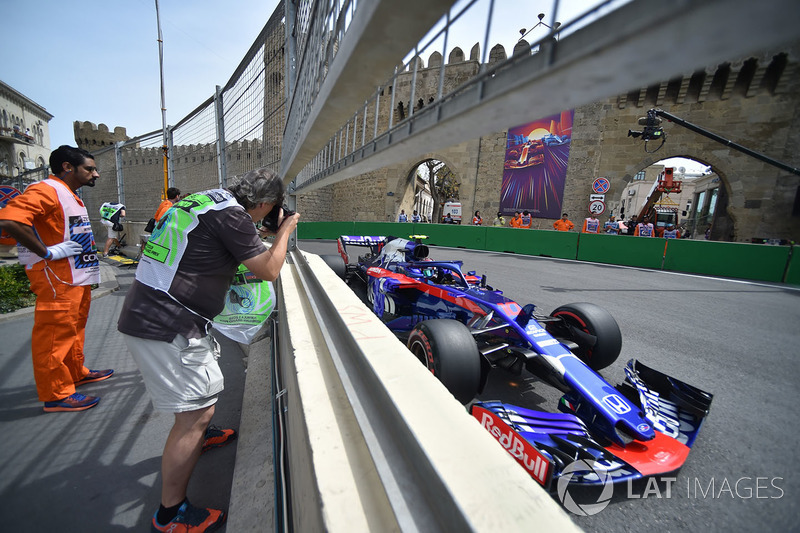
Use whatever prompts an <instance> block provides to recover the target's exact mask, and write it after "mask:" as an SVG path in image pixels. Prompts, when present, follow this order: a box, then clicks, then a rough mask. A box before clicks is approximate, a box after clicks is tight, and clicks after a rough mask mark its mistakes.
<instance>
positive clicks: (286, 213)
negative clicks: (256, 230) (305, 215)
mask: <svg viewBox="0 0 800 533" xmlns="http://www.w3.org/2000/svg"><path fill="white" fill-rule="evenodd" d="M281 209H283V218H284V220H285V219H287V218H289V217H290V216H292V215H294V213H295V212H294V211H292V210H291V209H289V208H288V207H286V206H285V205H275V207H273V208H272V211H270V212H269V213H267V216H265V217H264V219H263V220H262V221H261V227H263V228H265V229H266V230H267V231H269V232H271V233H277V232H278V215H280V213H281Z"/></svg>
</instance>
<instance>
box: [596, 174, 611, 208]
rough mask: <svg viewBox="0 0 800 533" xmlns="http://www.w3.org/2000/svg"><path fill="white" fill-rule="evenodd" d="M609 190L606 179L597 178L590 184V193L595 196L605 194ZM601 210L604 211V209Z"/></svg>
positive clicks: (608, 183)
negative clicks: (593, 193)
mask: <svg viewBox="0 0 800 533" xmlns="http://www.w3.org/2000/svg"><path fill="white" fill-rule="evenodd" d="M610 188H611V182H610V181H608V178H597V179H596V180H594V182H593V183H592V191H594V192H595V193H596V194H605V193H607V192H608V189H610ZM603 209H604V210H605V207H604V208H603Z"/></svg>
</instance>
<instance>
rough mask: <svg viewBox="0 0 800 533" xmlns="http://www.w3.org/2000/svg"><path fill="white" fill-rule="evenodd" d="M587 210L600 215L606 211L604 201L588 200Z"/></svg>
mask: <svg viewBox="0 0 800 533" xmlns="http://www.w3.org/2000/svg"><path fill="white" fill-rule="evenodd" d="M589 212H590V213H591V214H593V215H602V214H603V213H605V212H606V203H605V202H604V201H602V200H592V201H591V202H589Z"/></svg>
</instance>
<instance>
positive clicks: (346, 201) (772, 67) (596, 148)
mask: <svg viewBox="0 0 800 533" xmlns="http://www.w3.org/2000/svg"><path fill="white" fill-rule="evenodd" d="M488 56H489V59H488V62H489V63H490V64H493V63H496V62H499V61H502V60H504V59H505V58H506V51H505V49H504V48H503V47H502V46H500V45H497V46H495V47H493V48H492V49H491V51H490V52H489V54H488ZM480 57H481V51H480V47H479V46H478V45H477V44H476V45H475V46H473V47H472V48H471V49H470V52H469V57H468V58H467V57H466V54H465V53H464V52H463V51H462V50H461V49H459V48H456V49H454V50H453V51H452V52H451V53H450V54H448V57H447V64H446V65H445V76H444V83H443V94H447V93H448V92H450V91H452V90H453V89H455V88H456V87H458V86H459V85H460V84H462V83H464V82H465V81H467V80H468V79H470V78H472V77H473V76H475V74H476V73H477V72H478V71H479V69H480V62H479V61H480ZM799 58H800V53H798V43H795V44H794V45H792V46H788V47H786V48H785V49H784V50H780V51H775V52H772V53H765V54H761V55H758V56H757V57H748V58H740V59H737V60H732V61H731V62H727V63H723V64H720V65H716V66H712V67H709V68H706V69H700V70H698V71H694V72H687V73H686V74H685V75H684V76H679V77H676V78H674V79H670V80H665V81H663V82H662V83H659V84H654V85H652V86H648V87H643V88H637V89H635V90H632V91H630V92H628V93H626V94H622V95H617V96H614V97H612V98H608V99H606V100H603V101H599V102H594V103H591V104H587V105H584V106H580V107H578V108H576V109H575V116H574V122H573V128H572V140H571V147H570V159H569V166H568V170H567V176H566V185H565V191H564V201H563V209H564V210H565V211H567V212H568V213H570V216H571V218H572V219H573V220H576V221H577V220H580V219H581V218H583V217H584V216H585V214H586V212H587V208H588V200H589V194H590V192H591V191H590V187H591V183H592V181H593V180H594V179H595V178H597V177H600V176H603V177H607V178H609V180H610V182H611V189H610V191H609V192H608V193H607V198H608V199H609V200H611V201H614V200H619V199H620V195H621V194H622V192H623V189H624V188H625V186H626V184H627V183H628V182H630V181H631V180H632V179H633V176H634V175H635V174H636V173H637V172H639V171H640V170H643V169H644V168H646V167H647V166H649V165H651V164H653V163H655V162H657V161H659V160H661V159H666V158H669V157H677V156H680V157H687V158H691V159H694V160H696V161H699V162H701V163H704V164H708V165H711V166H712V169H713V171H714V172H715V173H716V174H718V175H719V176H720V178H721V181H722V184H723V187H724V194H723V195H722V196H723V197H724V198H725V201H726V202H727V206H725V205H722V206H721V207H723V208H725V207H727V208H726V209H724V213H722V214H721V215H722V216H720V217H718V222H716V223H715V228H714V233H713V238H715V239H719V240H732V241H749V240H750V239H751V238H752V237H756V236H761V237H769V238H777V239H791V240H798V239H800V216H798V215H797V213H798V211H800V206H798V205H796V203H797V200H795V198H796V197H797V196H798V190H800V177H798V176H797V175H794V174H791V173H789V172H785V171H782V170H780V169H778V168H775V167H773V166H770V165H768V164H766V163H764V162H761V161H759V160H757V159H754V158H751V157H748V156H746V155H744V154H741V153H739V152H736V151H734V150H732V149H730V148H728V147H725V146H723V145H722V144H719V143H717V142H714V141H712V140H710V139H707V138H705V137H703V136H700V135H698V134H696V133H693V132H691V131H689V130H688V129H685V128H682V127H679V126H677V125H675V124H671V123H669V122H666V121H665V122H664V123H663V124H662V126H663V127H664V129H665V131H666V133H667V141H666V143H665V144H664V146H663V147H662V148H661V149H659V150H658V151H656V152H655V153H647V152H646V151H645V147H644V143H643V142H642V141H641V140H636V139H633V138H631V137H628V135H627V133H628V130H629V129H634V130H637V129H640V127H639V125H638V123H637V120H638V118H639V117H641V116H644V115H645V114H646V112H647V110H648V109H650V108H653V107H658V108H661V109H663V110H665V111H668V112H670V113H673V114H675V115H677V116H679V117H682V118H684V119H685V120H688V121H690V122H692V123H694V124H697V125H698V126H701V127H703V128H705V129H707V130H710V131H712V132H715V133H717V134H719V135H721V136H723V137H726V138H729V139H731V140H732V141H735V142H737V143H739V144H742V145H744V146H746V147H748V148H750V149H753V150H756V151H758V152H761V153H764V154H767V155H769V156H771V157H774V158H775V159H778V160H781V161H783V162H785V163H788V164H791V165H793V166H795V167H797V166H800V155H798V153H797V150H796V148H797V146H800V129H798V128H797V127H796V124H797V118H798V114H800V110H799V109H800V107H799V106H798V103H799V101H800V75H799V74H800V69H799V68H798V59H799ZM442 60H443V58H442V55H441V54H440V53H439V52H434V53H433V54H431V55H430V56H429V57H428V60H427V64H426V62H425V61H424V60H423V59H422V58H416V61H417V65H418V70H417V73H416V84H415V85H414V87H413V98H412V81H413V80H414V73H413V69H411V68H407V69H405V70H402V71H400V72H399V73H398V74H397V76H396V78H395V79H394V81H393V83H390V84H389V85H386V86H384V87H383V92H382V94H381V97H380V106H379V109H378V131H384V130H385V129H386V128H387V127H388V126H389V122H390V120H391V122H392V124H397V123H398V122H399V121H401V120H404V119H405V118H406V117H408V116H409V114H410V113H411V112H412V110H414V111H416V110H417V109H419V108H420V106H425V105H428V104H429V103H430V102H431V101H432V99H435V98H436V96H437V95H438V91H439V78H440V72H441V64H442ZM276 65H278V63H275V64H274V65H272V68H273V70H274V67H276ZM279 75H280V73H279V72H277V71H275V72H273V73H272V74H271V76H270V77H269V79H270V80H271V83H272V85H273V86H274V87H272V86H271V87H272V89H270V90H272V91H273V92H274V91H278V89H280V88H281V87H282V79H283V78H282V77H279ZM278 92H280V91H278ZM276 94H277V93H276ZM266 105H267V104H266V103H265V106H266ZM278 111H279V112H277V113H274V112H272V111H270V112H269V113H267V114H266V115H267V116H269V117H271V119H270V120H271V122H270V124H269V127H267V126H266V125H265V133H264V138H265V139H269V146H267V147H266V148H264V147H263V146H261V143H260V142H259V141H251V142H249V143H247V142H243V143H233V144H230V145H228V147H227V150H228V154H227V157H228V160H227V161H226V163H227V166H228V176H229V177H230V176H234V175H236V174H238V173H241V172H244V171H247V170H250V169H252V168H257V167H258V166H271V167H272V168H274V167H275V165H276V162H277V161H278V160H279V156H280V147H279V146H278V145H277V143H278V141H279V139H280V136H279V135H280V132H281V131H282V128H280V127H279V124H278V122H279V121H280V120H282V117H283V113H282V111H281V110H278ZM374 113H375V109H374V105H373V106H368V107H367V110H366V120H363V119H364V117H363V116H362V117H361V118H359V119H358V120H356V121H355V125H354V126H353V128H354V129H355V131H350V130H347V131H346V133H342V134H341V135H340V138H339V143H338V144H337V149H338V150H340V152H339V153H337V154H332V155H331V158H332V159H333V160H335V159H336V158H338V157H342V156H343V155H344V153H343V150H344V149H346V148H348V147H349V149H352V142H353V139H355V140H356V141H358V140H359V139H361V136H362V131H361V128H362V127H363V124H366V125H367V132H366V133H367V135H366V138H367V139H369V138H370V136H371V134H372V131H373V128H374V122H375V116H374ZM521 122H523V123H524V122H527V120H521ZM76 124H82V125H83V126H81V127H78V126H77V125H76V139H78V140H79V142H81V140H83V141H88V142H92V141H95V142H99V143H103V142H105V143H106V146H107V145H108V144H113V143H112V141H113V139H114V135H117V134H118V133H119V132H118V130H122V131H121V133H122V134H124V128H115V131H114V134H113V135H112V134H111V133H110V132H108V131H107V130H108V128H105V131H101V127H104V125H102V124H101V125H100V126H98V127H97V128H96V129H94V128H92V126H93V125H91V123H76ZM509 126H516V124H510V125H509ZM90 132H91V135H90V134H89V133H90ZM103 135H105V137H104V136H103ZM79 137H80V138H79ZM92 146H94V145H92ZM100 146H102V144H100ZM505 146H506V132H505V131H500V132H496V133H493V134H489V135H484V136H483V137H480V138H478V139H474V140H471V141H468V142H464V143H461V144H458V145H456V146H452V147H450V148H447V149H445V150H439V151H436V152H435V153H434V152H432V153H428V154H423V155H422V156H420V157H417V158H414V159H410V160H407V161H404V162H403V163H400V164H396V165H392V166H389V167H385V168H382V169H379V170H376V171H373V172H370V173H368V174H365V175H362V176H359V177H356V178H352V179H349V180H345V181H342V182H339V183H336V184H334V185H331V186H328V187H324V188H321V189H317V190H314V191H311V192H302V191H301V193H300V194H299V195H298V197H297V209H298V211H299V212H301V213H302V215H303V220H307V221H326V220H374V221H386V220H394V219H395V218H396V216H397V213H399V211H400V209H405V210H406V212H407V213H409V212H411V210H412V209H413V202H414V187H413V174H412V173H413V171H414V169H415V168H416V167H417V166H418V165H419V164H420V163H422V162H424V161H425V160H427V159H437V160H440V161H443V162H444V163H446V164H447V165H448V167H450V169H451V170H452V171H453V172H454V173H455V174H456V176H457V177H458V179H459V180H460V182H461V186H460V200H461V202H462V204H463V211H464V212H465V213H469V214H471V213H472V212H474V211H476V210H480V211H481V212H482V213H483V214H484V218H488V217H490V216H494V213H496V212H497V209H498V206H499V202H500V188H501V184H502V174H503V161H504V159H505ZM653 148H654V146H652V144H650V145H649V146H648V149H651V150H652V149H653ZM90 149H91V147H90ZM113 157H114V156H113V150H111V151H110V155H109V151H106V152H103V153H102V154H101V155H99V156H98V160H99V166H100V168H101V171H102V170H103V169H106V168H108V169H113V168H115V164H114V161H113ZM173 157H174V162H173V163H174V170H175V172H174V179H175V185H176V186H178V187H179V188H181V189H182V190H184V191H187V192H192V191H196V190H200V189H203V188H208V187H214V186H217V183H218V179H217V161H216V154H215V146H214V144H213V143H209V144H204V145H188V146H176V147H175V153H174V156H173ZM123 171H124V176H125V178H124V179H125V197H126V203H127V204H128V206H129V211H128V216H129V219H137V220H144V221H146V220H147V219H149V217H150V216H152V213H151V211H152V210H154V209H155V206H157V205H158V201H159V196H160V191H161V190H162V188H163V173H162V163H161V150H160V148H158V147H156V148H131V149H126V150H124V154H123ZM98 193H100V195H101V196H102V199H99V198H98V200H97V202H98V203H97V207H99V205H100V204H101V203H102V202H103V201H106V200H107V199H109V198H112V199H114V198H116V181H115V178H114V176H113V175H112V176H108V175H103V180H102V183H101V182H98V186H97V187H96V188H95V190H94V191H91V192H89V193H87V194H88V195H90V196H92V197H94V196H95V195H96V194H98ZM92 201H94V198H93V199H92ZM91 212H92V209H90V213H91ZM605 218H607V214H606V216H604V217H601V219H605ZM550 222H551V221H547V220H544V219H543V220H540V221H537V225H536V226H535V227H550Z"/></svg>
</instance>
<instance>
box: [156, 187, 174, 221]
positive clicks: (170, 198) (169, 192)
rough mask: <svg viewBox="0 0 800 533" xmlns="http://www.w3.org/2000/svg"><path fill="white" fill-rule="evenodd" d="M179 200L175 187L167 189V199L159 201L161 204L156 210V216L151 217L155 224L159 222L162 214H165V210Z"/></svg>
mask: <svg viewBox="0 0 800 533" xmlns="http://www.w3.org/2000/svg"><path fill="white" fill-rule="evenodd" d="M180 199H181V190H180V189H178V188H177V187H170V188H169V189H167V199H166V200H162V201H161V203H160V204H159V206H158V209H156V214H155V215H153V218H154V219H156V222H158V221H159V220H161V217H163V216H164V213H166V212H167V210H168V209H169V208H170V207H172V206H173V204H175V202H177V201H178V200H180Z"/></svg>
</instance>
